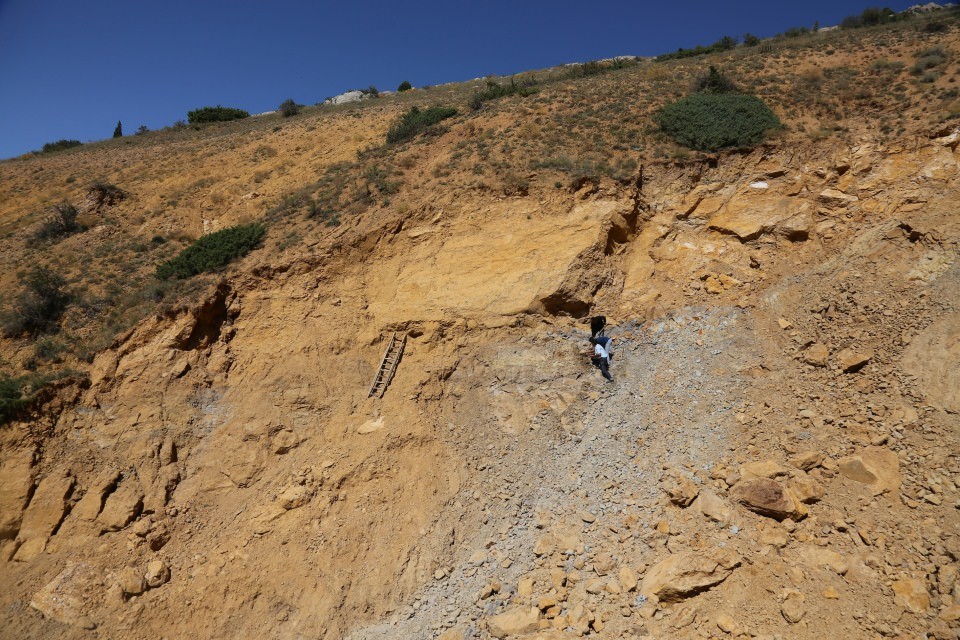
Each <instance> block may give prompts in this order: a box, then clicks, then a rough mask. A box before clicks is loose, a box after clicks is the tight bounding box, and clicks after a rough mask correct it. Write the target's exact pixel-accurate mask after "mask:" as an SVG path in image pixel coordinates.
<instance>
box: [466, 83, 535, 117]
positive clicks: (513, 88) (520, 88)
mask: <svg viewBox="0 0 960 640" xmlns="http://www.w3.org/2000/svg"><path fill="white" fill-rule="evenodd" d="M536 92H537V88H536V87H534V86H533V84H532V83H524V84H517V83H516V81H515V80H513V79H512V78H511V79H510V84H499V83H497V82H494V81H493V80H487V88H486V89H484V90H482V91H478V92H476V93H475V94H473V96H472V97H471V98H470V107H471V108H472V109H473V110H474V111H476V110H477V109H479V108H480V107H482V106H483V103H484V102H489V101H490V100H496V99H498V98H504V97H506V96H520V97H526V96H529V95H533V94H534V93H536Z"/></svg>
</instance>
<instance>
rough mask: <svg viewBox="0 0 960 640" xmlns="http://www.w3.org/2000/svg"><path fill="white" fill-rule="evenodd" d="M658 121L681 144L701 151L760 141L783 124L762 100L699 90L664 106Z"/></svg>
mask: <svg viewBox="0 0 960 640" xmlns="http://www.w3.org/2000/svg"><path fill="white" fill-rule="evenodd" d="M656 121H657V124H659V125H660V128H661V130H663V131H664V133H666V134H668V135H670V136H671V137H672V138H673V139H674V140H676V141H677V142H678V143H680V144H682V145H683V146H685V147H688V148H690V149H697V150H699V151H716V150H717V149H721V148H724V147H746V146H752V145H755V144H759V143H760V142H762V141H763V139H764V136H765V134H766V132H767V131H768V130H769V129H775V128H779V127H780V126H781V125H780V121H779V120H778V119H777V116H776V115H774V113H773V112H772V111H770V109H769V108H768V107H767V105H765V104H764V103H763V101H762V100H760V99H759V98H757V97H756V96H750V95H742V94H735V93H695V94H693V95H691V96H687V97H686V98H683V99H681V100H678V101H677V102H674V103H672V104H668V105H667V106H665V107H663V108H662V109H661V110H660V111H659V112H658V113H657V115H656Z"/></svg>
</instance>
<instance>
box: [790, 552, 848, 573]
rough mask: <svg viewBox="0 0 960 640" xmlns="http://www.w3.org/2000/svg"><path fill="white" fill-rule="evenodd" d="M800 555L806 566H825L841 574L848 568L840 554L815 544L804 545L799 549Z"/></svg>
mask: <svg viewBox="0 0 960 640" xmlns="http://www.w3.org/2000/svg"><path fill="white" fill-rule="evenodd" d="M800 557H801V559H802V560H803V562H804V563H805V564H806V565H807V566H811V567H826V568H828V569H831V570H832V571H834V572H835V573H836V574H837V575H841V576H842V575H843V574H845V573H846V572H847V571H848V570H849V568H850V565H849V564H848V563H847V561H846V560H845V559H844V557H843V556H842V555H840V554H839V553H837V552H836V551H833V550H831V549H824V548H822V547H818V546H816V545H807V546H806V547H804V548H803V549H802V550H801V551H800Z"/></svg>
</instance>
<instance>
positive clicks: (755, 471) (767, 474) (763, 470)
mask: <svg viewBox="0 0 960 640" xmlns="http://www.w3.org/2000/svg"><path fill="white" fill-rule="evenodd" d="M787 473H788V472H787V470H786V469H784V468H783V467H782V466H780V465H779V464H777V463H776V462H774V461H773V460H764V461H763V462H748V463H747V464H742V465H740V477H741V478H776V477H779V476H785V475H787Z"/></svg>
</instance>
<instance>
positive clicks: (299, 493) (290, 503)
mask: <svg viewBox="0 0 960 640" xmlns="http://www.w3.org/2000/svg"><path fill="white" fill-rule="evenodd" d="M311 497H313V496H312V494H311V491H310V489H309V488H307V487H305V486H303V485H299V484H295V485H292V486H290V487H287V488H286V489H284V490H283V491H282V492H281V493H280V495H279V496H278V497H277V502H278V503H279V504H280V506H281V507H282V508H284V509H286V510H287V511H289V510H290V509H297V508H299V507H302V506H303V505H305V504H307V503H308V502H310V498H311Z"/></svg>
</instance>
